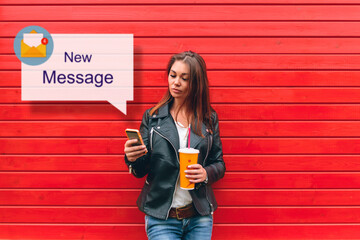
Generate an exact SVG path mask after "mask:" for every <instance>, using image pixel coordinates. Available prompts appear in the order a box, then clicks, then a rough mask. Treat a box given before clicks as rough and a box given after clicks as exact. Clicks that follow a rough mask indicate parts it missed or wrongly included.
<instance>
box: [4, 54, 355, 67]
mask: <svg viewBox="0 0 360 240" xmlns="http://www.w3.org/2000/svg"><path fill="white" fill-rule="evenodd" d="M170 57H171V55H165V54H164V55H154V54H148V55H134V69H135V70H150V69H152V70H161V69H166V64H167V62H168V61H169V59H170ZM202 57H203V58H204V60H205V62H206V65H207V68H208V69H211V70H219V69H221V70H234V69H236V70H247V69H249V70H259V69H262V70H275V69H279V70H284V69H287V70H291V69H296V70H299V69H303V70H309V69H314V70H320V69H324V70H330V69H337V70H345V69H348V70H349V69H353V70H359V69H360V64H359V62H360V54H352V55H349V54H348V55H346V54H336V55H326V54H279V55H274V54H241V55H240V54H232V55H214V54H203V55H202ZM314 62H316V65H315V64H314ZM20 68H21V62H20V61H19V59H18V58H17V57H16V56H15V55H0V70H1V69H3V70H19V69H20Z"/></svg>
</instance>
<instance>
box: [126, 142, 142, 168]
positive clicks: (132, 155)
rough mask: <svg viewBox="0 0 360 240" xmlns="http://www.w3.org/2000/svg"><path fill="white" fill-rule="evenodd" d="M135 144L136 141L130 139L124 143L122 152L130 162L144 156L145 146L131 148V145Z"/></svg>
mask: <svg viewBox="0 0 360 240" xmlns="http://www.w3.org/2000/svg"><path fill="white" fill-rule="evenodd" d="M136 142H137V139H131V140H127V141H126V142H125V148H124V152H125V154H126V157H127V158H128V160H129V161H130V162H133V161H135V160H136V159H138V158H139V157H141V156H143V155H145V154H146V146H145V145H140V146H133V144H134V143H136Z"/></svg>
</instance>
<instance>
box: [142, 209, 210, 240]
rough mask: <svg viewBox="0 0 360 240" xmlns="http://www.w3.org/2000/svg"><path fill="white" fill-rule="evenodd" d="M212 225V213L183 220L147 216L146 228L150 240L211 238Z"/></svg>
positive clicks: (208, 239) (202, 239) (206, 239)
mask: <svg viewBox="0 0 360 240" xmlns="http://www.w3.org/2000/svg"><path fill="white" fill-rule="evenodd" d="M212 227H213V217H212V215H208V216H195V217H191V218H185V219H183V220H177V219H176V218H168V219H167V220H162V219H158V218H154V217H151V216H148V215H146V216H145V229H146V234H147V236H148V239H149V240H178V239H182V240H193V239H195V240H210V239H211V233H212Z"/></svg>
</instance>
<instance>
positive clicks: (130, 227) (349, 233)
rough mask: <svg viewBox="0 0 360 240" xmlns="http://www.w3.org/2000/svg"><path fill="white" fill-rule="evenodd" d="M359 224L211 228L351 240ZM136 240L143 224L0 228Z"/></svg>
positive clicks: (229, 235)
mask: <svg viewBox="0 0 360 240" xmlns="http://www.w3.org/2000/svg"><path fill="white" fill-rule="evenodd" d="M359 226H360V224H214V229H213V235H212V237H213V238H214V239H219V240H227V239H233V238H237V239H299V240H303V239H321V240H324V239H339V238H341V239H354V238H360V230H359ZM59 236H61V239H99V240H100V239H104V238H106V239H109V240H115V239H116V240H118V239H138V240H145V239H147V238H146V234H145V229H144V224H1V225H0V237H1V238H4V239H9V238H10V239H21V240H23V239H39V240H40V239H56V238H58V237H59Z"/></svg>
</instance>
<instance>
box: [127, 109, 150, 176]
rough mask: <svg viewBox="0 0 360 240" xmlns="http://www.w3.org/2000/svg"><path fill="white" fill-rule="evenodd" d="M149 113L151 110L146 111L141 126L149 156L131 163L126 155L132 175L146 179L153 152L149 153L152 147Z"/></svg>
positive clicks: (146, 155)
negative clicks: (150, 144)
mask: <svg viewBox="0 0 360 240" xmlns="http://www.w3.org/2000/svg"><path fill="white" fill-rule="evenodd" d="M149 111H150V110H146V111H145V113H144V114H143V117H142V121H141V125H140V134H141V137H142V139H143V141H144V145H145V146H146V148H147V149H148V152H147V154H145V155H144V156H142V157H139V158H137V159H136V160H135V161H133V162H131V161H129V160H128V158H127V156H126V154H125V163H126V165H127V166H128V167H129V168H131V169H132V171H131V172H132V174H133V175H134V176H135V177H138V178H142V177H144V176H145V175H146V174H148V173H149V170H150V163H149V162H150V161H149V158H150V154H151V151H149V149H150V146H149V128H148V127H149V126H148V124H149Z"/></svg>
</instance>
